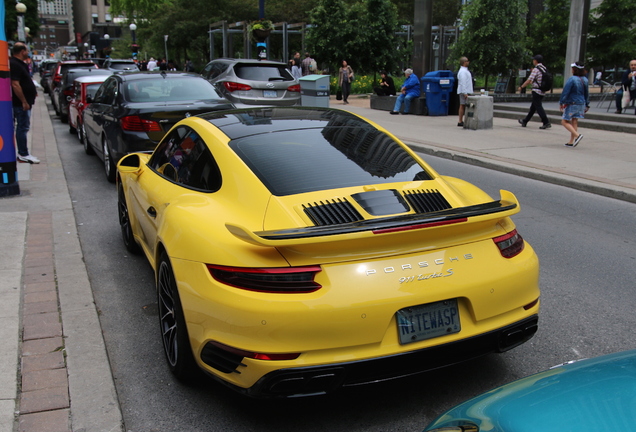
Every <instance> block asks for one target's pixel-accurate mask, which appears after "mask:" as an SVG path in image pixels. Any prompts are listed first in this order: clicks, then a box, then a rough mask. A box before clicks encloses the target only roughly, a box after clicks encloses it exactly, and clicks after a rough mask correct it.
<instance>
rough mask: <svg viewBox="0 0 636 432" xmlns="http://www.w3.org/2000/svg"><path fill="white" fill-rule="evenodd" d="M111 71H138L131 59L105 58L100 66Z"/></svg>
mask: <svg viewBox="0 0 636 432" xmlns="http://www.w3.org/2000/svg"><path fill="white" fill-rule="evenodd" d="M102 68H104V69H108V70H111V71H138V70H139V66H137V63H135V61H134V60H132V59H112V58H107V59H106V61H105V62H104V65H103V66H102Z"/></svg>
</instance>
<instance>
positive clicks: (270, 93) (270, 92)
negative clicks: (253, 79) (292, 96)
mask: <svg viewBox="0 0 636 432" xmlns="http://www.w3.org/2000/svg"><path fill="white" fill-rule="evenodd" d="M263 97H266V98H275V97H278V93H276V90H263Z"/></svg>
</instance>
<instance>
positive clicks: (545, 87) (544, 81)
mask: <svg viewBox="0 0 636 432" xmlns="http://www.w3.org/2000/svg"><path fill="white" fill-rule="evenodd" d="M541 66H543V65H541ZM539 72H541V85H540V86H539V90H541V91H542V92H543V93H547V92H549V91H550V90H552V85H553V84H554V77H553V76H552V74H551V73H550V71H549V70H548V68H546V67H545V66H543V67H540V68H539Z"/></svg>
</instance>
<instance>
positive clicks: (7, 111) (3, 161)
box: [0, 1, 20, 197]
mask: <svg viewBox="0 0 636 432" xmlns="http://www.w3.org/2000/svg"><path fill="white" fill-rule="evenodd" d="M4 18H5V9H4V2H3V1H0V197H5V196H9V195H19V194H20V185H19V184H18V167H17V164H16V154H15V141H14V135H13V106H12V103H11V73H10V72H9V45H8V44H7V35H6V33H5V32H4Z"/></svg>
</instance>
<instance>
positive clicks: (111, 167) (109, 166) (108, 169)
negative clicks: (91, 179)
mask: <svg viewBox="0 0 636 432" xmlns="http://www.w3.org/2000/svg"><path fill="white" fill-rule="evenodd" d="M102 157H103V158H104V173H105V174H106V180H108V181H109V182H111V183H115V171H116V169H117V167H115V164H114V163H113V158H112V157H111V156H110V150H108V141H106V137H102Z"/></svg>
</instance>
